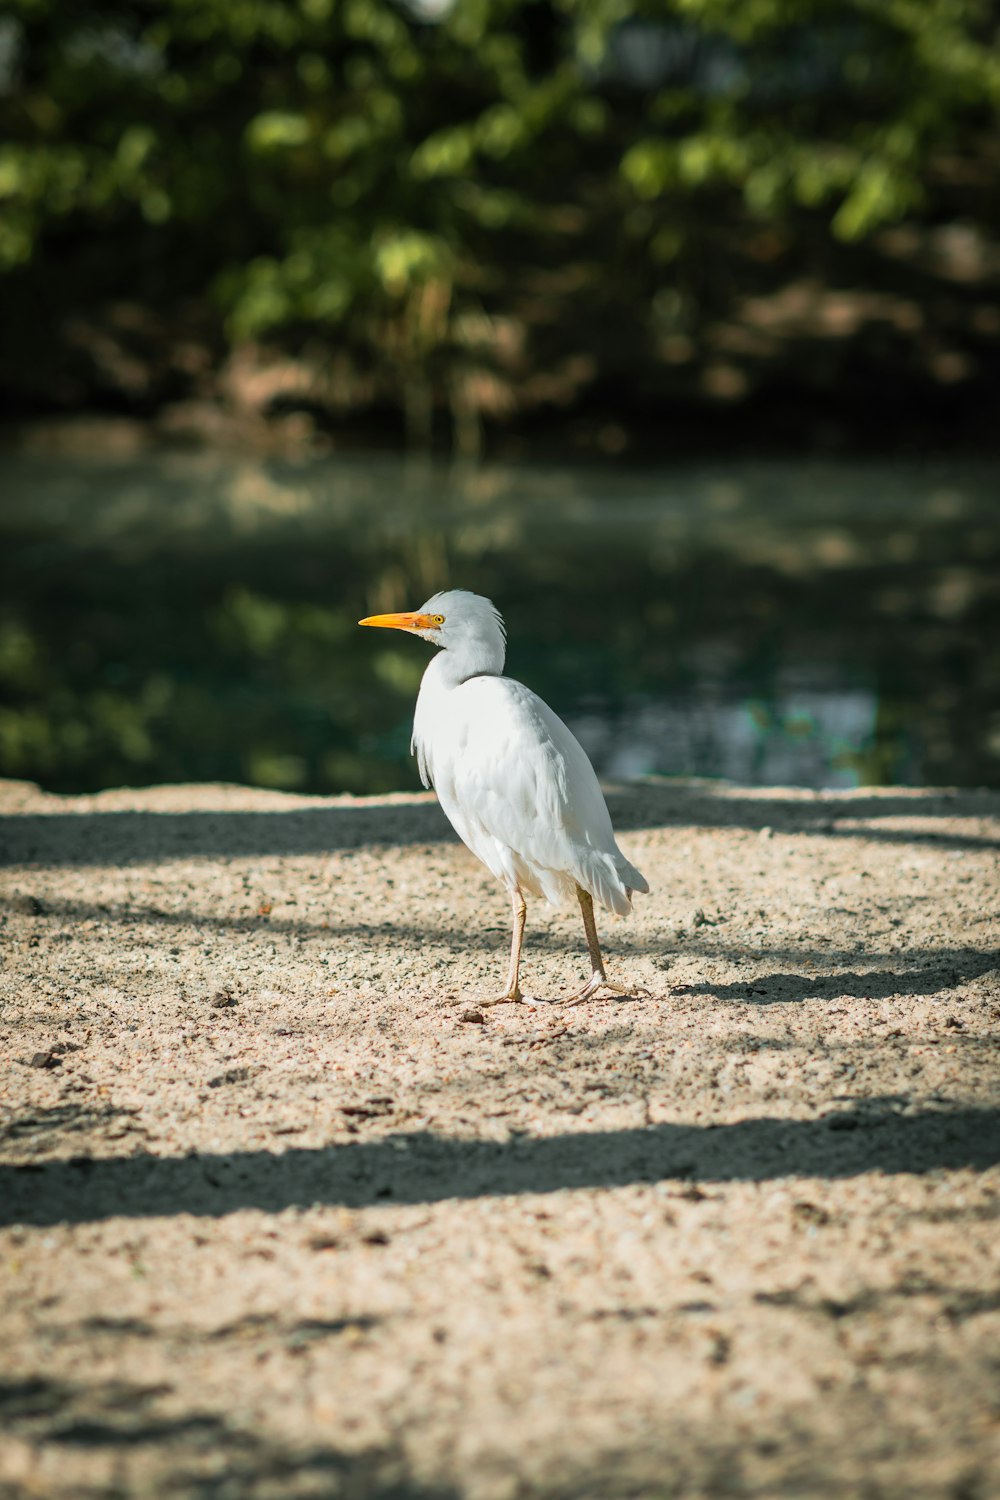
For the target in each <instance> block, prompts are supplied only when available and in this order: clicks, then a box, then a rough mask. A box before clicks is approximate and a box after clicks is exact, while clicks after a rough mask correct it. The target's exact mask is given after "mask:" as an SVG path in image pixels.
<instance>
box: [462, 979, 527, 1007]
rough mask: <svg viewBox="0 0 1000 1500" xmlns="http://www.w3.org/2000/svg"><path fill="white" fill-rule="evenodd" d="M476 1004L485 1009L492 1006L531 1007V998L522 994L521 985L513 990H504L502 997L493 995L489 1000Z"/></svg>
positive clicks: (479, 1001)
mask: <svg viewBox="0 0 1000 1500" xmlns="http://www.w3.org/2000/svg"><path fill="white" fill-rule="evenodd" d="M476 1004H477V1005H479V1006H482V1007H483V1008H484V1009H485V1008H486V1007H487V1006H490V1005H530V1004H532V1000H531V996H530V995H525V994H522V992H521V987H520V985H515V986H514V988H513V989H510V990H504V992H503V994H502V995H493V996H492V997H491V998H490V999H489V1000H477V1001H476Z"/></svg>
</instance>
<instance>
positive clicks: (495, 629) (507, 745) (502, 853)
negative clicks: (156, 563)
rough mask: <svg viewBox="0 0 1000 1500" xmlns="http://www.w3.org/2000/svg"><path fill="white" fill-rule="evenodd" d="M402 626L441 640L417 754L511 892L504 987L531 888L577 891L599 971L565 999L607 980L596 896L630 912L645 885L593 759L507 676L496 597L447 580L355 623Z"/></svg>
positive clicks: (468, 840) (458, 825)
mask: <svg viewBox="0 0 1000 1500" xmlns="http://www.w3.org/2000/svg"><path fill="white" fill-rule="evenodd" d="M358 623H359V624H361V625H378V626H385V627H389V628H391V629H393V630H406V631H408V632H409V633H410V634H411V635H419V636H421V637H422V638H423V639H424V640H426V641H433V642H434V644H435V645H436V646H440V647H442V648H443V649H442V651H441V654H440V656H436V657H435V658H434V660H433V661H432V662H431V663H430V665H429V666H428V668H427V671H426V672H425V673H424V676H423V681H422V682H421V684H420V693H419V695H418V697H417V706H416V712H415V714H414V719H413V740H412V743H411V745H410V750H411V753H415V754H416V757H417V764H418V766H419V768H420V779H421V780H422V782H423V784H424V786H426V787H431V786H432V787H433V788H434V790H435V791H436V792H437V796H438V800H439V802H440V803H441V806H442V808H443V809H444V811H445V813H446V814H447V817H448V819H449V821H450V823H451V824H452V826H453V828H454V829H455V831H456V833H457V834H458V835H459V837H460V838H461V839H462V840H463V842H464V843H465V844H467V845H468V847H469V848H470V849H471V850H472V852H473V854H475V855H476V856H477V857H478V858H479V859H481V860H482V862H483V864H484V865H486V866H487V867H488V868H489V869H490V870H492V871H493V874H494V875H495V876H496V877H497V879H498V880H501V881H503V883H504V885H505V886H506V887H507V890H508V891H509V892H510V898H511V904H512V906H513V910H514V930H513V936H512V939H511V949H510V968H509V970H508V973H507V983H506V986H505V988H504V991H503V993H502V994H501V995H498V996H497V997H496V999H495V1000H492V1001H488V1002H486V1003H487V1004H494V1005H500V1004H503V1003H504V1001H508V1000H509V1001H519V1000H523V999H524V998H525V997H524V995H523V994H522V992H521V987H520V983H519V981H518V973H519V969H520V962H521V943H522V940H523V938H524V923H525V902H524V895H525V892H527V893H528V894H529V895H532V896H545V897H547V898H548V900H549V901H550V902H551V903H552V905H553V906H558V905H560V904H561V902H562V900H563V899H564V898H565V897H566V896H571V895H573V894H574V892H575V893H576V896H577V898H578V900H579V902H580V908H581V910H582V912H583V925H584V928H585V930H586V934H587V948H588V950H589V953H590V962H591V967H592V970H593V972H592V973H591V976H590V978H589V980H588V981H587V983H586V984H585V985H584V987H583V989H582V990H581V991H580V992H579V994H577V995H574V996H572V997H571V999H570V1003H575V1002H576V1001H579V1000H586V999H587V998H588V997H589V996H590V995H592V994H594V992H595V991H596V990H598V989H600V988H601V987H602V986H607V987H608V988H609V989H613V990H617V991H619V993H621V994H628V993H629V992H630V991H629V989H628V987H627V986H625V985H619V984H615V983H614V982H613V981H612V980H609V979H608V977H607V974H606V973H605V971H604V962H603V959H602V958H601V949H600V946H599V944H598V941H597V926H596V923H595V921H594V900H595V899H596V900H597V901H599V902H600V903H601V905H602V906H606V907H607V908H608V910H609V911H614V912H618V913H619V914H620V915H621V916H625V915H627V914H628V912H630V911H631V909H632V892H633V891H648V890H649V886H648V884H647V883H646V881H645V879H644V878H643V876H642V875H640V873H639V871H638V870H637V869H636V868H635V866H634V865H632V864H630V863H629V861H628V860H627V859H626V858H625V856H624V854H623V853H622V852H621V850H620V849H619V847H618V845H617V843H616V842H615V835H614V830H613V829H612V826H611V817H610V814H609V813H608V808H607V804H606V802H605V800H604V795H603V793H602V791H601V788H600V786H599V785H598V781H597V777H596V776H595V774H594V768H593V766H592V765H591V764H590V761H589V760H588V759H587V755H586V752H585V751H584V749H583V747H582V746H581V745H580V743H579V741H578V740H577V739H576V738H575V737H574V736H573V734H571V732H570V731H569V729H567V727H566V725H565V724H564V723H563V721H562V720H561V719H560V718H559V717H558V715H557V714H554V713H553V712H552V709H551V708H549V706H548V704H547V703H543V701H542V699H541V698H539V697H538V695H537V694H536V693H533V692H532V691H531V689H530V688H526V687H525V686H524V685H523V684H522V683H520V682H515V681H514V680H513V678H511V677H504V676H503V666H504V656H505V653H506V631H505V629H504V623H503V620H502V619H501V618H500V614H499V613H498V611H497V610H496V609H495V608H494V606H493V604H492V603H491V602H490V600H489V599H484V598H482V597H481V596H480V595H479V594H470V593H468V592H467V591H466V590H465V589H452V590H450V591H449V592H447V593H443V594H435V595H434V597H433V598H432V599H428V601H427V603H426V604H425V605H423V606H422V608H420V609H419V610H416V611H414V612H413V613H410V614H389V615H371V616H369V617H368V618H367V619H364V620H360V621H359V622H358Z"/></svg>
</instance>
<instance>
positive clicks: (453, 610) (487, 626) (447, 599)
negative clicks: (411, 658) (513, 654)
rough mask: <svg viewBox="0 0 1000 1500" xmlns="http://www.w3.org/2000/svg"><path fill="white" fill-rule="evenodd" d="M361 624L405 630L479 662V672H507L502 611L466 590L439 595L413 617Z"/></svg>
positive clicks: (384, 617)
mask: <svg viewBox="0 0 1000 1500" xmlns="http://www.w3.org/2000/svg"><path fill="white" fill-rule="evenodd" d="M358 624H359V625H379V626H383V627H385V628H388V629H390V630H405V631H407V632H408V634H410V635H419V636H422V637H423V639H424V640H425V641H433V642H434V644H435V646H441V647H443V648H444V650H446V651H454V652H456V653H460V654H461V655H463V656H467V657H469V658H470V660H475V661H476V663H477V670H479V671H482V672H489V671H492V672H502V671H503V662H504V654H505V650H506V646H505V642H506V631H505V630H504V623H503V620H502V619H501V617H500V612H499V610H497V609H496V608H495V606H494V605H493V604H492V603H491V602H490V600H489V599H484V598H483V597H482V595H481V594H470V593H469V592H468V590H466V589H449V590H448V591H447V592H446V593H443V594H435V595H434V596H433V597H432V598H430V599H428V600H427V603H426V604H423V605H421V607H420V609H417V610H413V611H412V613H409V614H398V615H369V616H368V617H367V619H364V620H359V621H358Z"/></svg>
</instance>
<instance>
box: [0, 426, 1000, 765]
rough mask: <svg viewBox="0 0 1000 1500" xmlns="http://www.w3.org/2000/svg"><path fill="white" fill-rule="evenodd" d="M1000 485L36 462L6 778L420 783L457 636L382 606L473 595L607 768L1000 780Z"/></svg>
mask: <svg viewBox="0 0 1000 1500" xmlns="http://www.w3.org/2000/svg"><path fill="white" fill-rule="evenodd" d="M998 496H1000V471H998V470H997V469H996V468H995V467H994V468H990V467H987V466H982V467H972V466H966V467H961V468H956V467H954V466H951V467H948V468H945V467H942V468H941V469H935V468H934V467H933V466H927V465H925V466H923V467H917V466H910V467H907V466H905V465H901V464H895V463H892V464H890V463H885V464H881V465H877V464H865V465H844V464H841V465H819V464H815V465H814V464H808V463H802V462H795V463H790V464H765V463H740V464H737V465H722V464H720V465H718V466H714V467H709V466H704V465H703V466H685V467H683V468H676V469H672V468H662V469H658V470H656V471H645V472H640V471H634V470H628V471H613V470H598V471H595V472H587V471H580V470H568V469H560V468H549V469H522V470H516V469H512V468H506V467H505V468H499V467H492V468H490V467H487V468H482V469H477V470H474V471H467V472H462V471H455V470H447V469H444V468H439V467H436V466H431V465H428V464H425V463H407V462H403V461H399V460H396V459H390V458H384V457H383V458H376V459H370V460H362V459H356V458H351V459H332V460H331V459H324V460H316V461H310V462H303V463H299V464H294V463H291V462H287V461H286V462H259V461H254V462H242V461H239V460H234V459H228V458H223V457H219V456H206V455H168V456H162V457H158V458H144V459H143V460H141V461H134V462H133V461H129V462H121V463H111V462H107V463H93V462H90V463H88V462H85V461H82V460H51V461H45V460H40V459H14V458H7V459H4V460H3V461H2V462H0V539H2V542H3V551H2V561H0V586H2V599H0V691H2V695H3V697H2V704H0V774H6V775H13V776H26V777H31V778H32V779H37V780H40V781H41V782H42V783H43V784H44V785H47V786H49V787H52V788H55V789H62V790H79V789H85V788H92V787H98V786H106V785H109V784H114V783H123V782H131V783H137V782H139V783H141V782H153V781H162V780H195V779H197V780H204V779H223V780H231V781H252V782H258V783H262V784H265V785H273V786H287V787H294V788H299V789H308V790H319V791H340V790H345V789H347V790H354V791H372V790H383V789H389V788H394V787H407V786H412V785H414V784H415V776H414V772H413V768H412V765H411V763H410V761H409V757H408V754H407V746H408V742H409V727H410V718H411V713H412V704H413V698H414V695H415V692H416V689H417V686H418V683H419V679H420V674H421V672H422V670H423V667H424V665H425V663H426V659H427V648H425V647H424V646H423V645H421V644H419V643H417V642H414V641H411V640H408V639H406V638H404V637H402V636H400V637H395V636H393V637H384V636H382V635H381V633H378V632H374V633H368V632H364V631H360V630H358V629H357V628H356V625H355V621H356V620H357V619H358V618H359V617H360V616H361V615H362V614H368V613H374V612H378V611H382V610H388V609H397V608H401V607H404V606H415V605H417V604H420V603H421V602H422V601H423V599H424V598H425V597H427V596H428V595H429V594H431V593H433V592H434V591H435V590H436V589H439V588H445V587H469V588H473V589H476V590H477V591H478V592H481V593H486V594H489V595H490V596H491V597H493V598H494V599H495V600H496V602H497V603H498V604H499V605H500V607H501V609H502V610H503V612H504V614H505V615H506V617H507V622H508V627H509V633H510V654H509V660H508V667H509V670H510V671H511V673H512V674H513V675H515V676H519V677H521V678H523V679H524V680H525V681H527V682H529V683H530V684H531V685H532V686H533V687H535V688H537V689H538V690H539V691H540V692H541V693H542V694H543V695H544V696H545V697H546V698H548V700H549V701H550V702H551V703H552V704H553V706H554V707H556V708H557V709H558V710H559V712H560V713H562V714H563V716H564V717H565V718H567V719H568V721H569V722H570V723H571V724H572V726H573V728H574V729H575V731H576V732H577V734H578V735H579V736H580V738H581V739H582V740H583V742H584V744H585V745H586V747H587V749H588V750H589V751H590V753H591V755H592V756H593V758H594V760H595V762H596V764H597V765H598V767H599V769H600V770H601V771H602V772H603V773H604V774H606V775H610V776H623V777H624V776H634V775H640V774H648V773H660V774H667V775H673V774H695V775H703V776H723V777H727V778H731V779H733V780H736V781H741V782H746V783H756V784H799V785H805V786H817V787H818V786H849V785H855V784H858V783H866V784H867V783H879V782H933V783H937V784H957V785H970V784H971V785H976V784H993V785H995V784H997V782H998V780H1000V702H998V687H1000V628H998V627H1000V531H998V528H997V519H998V509H1000V501H998ZM373 635H374V636H376V637H377V638H376V639H373Z"/></svg>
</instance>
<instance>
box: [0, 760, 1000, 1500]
mask: <svg viewBox="0 0 1000 1500" xmlns="http://www.w3.org/2000/svg"><path fill="white" fill-rule="evenodd" d="M611 801H612V807H613V812H614V814H615V817H616V822H617V825H618V827H619V829H620V831H621V837H622V843H623V845H624V847H625V848H626V850H627V851H628V853H629V855H630V857H632V858H633V859H634V860H635V862H636V863H637V864H638V865H639V866H640V868H642V869H643V870H644V871H645V873H646V874H647V876H648V877H649V880H650V883H651V884H652V886H653V888H654V890H653V894H652V895H651V896H650V897H649V898H646V899H645V900H637V903H636V905H637V910H636V914H635V917H634V918H633V919H632V920H631V921H629V922H621V921H617V920H612V919H611V918H609V917H605V919H604V922H603V933H604V936H605V937H606V940H607V948H608V951H609V961H610V964H611V966H612V967H613V970H614V972H615V973H616V974H617V975H618V976H619V977H625V978H628V979H629V980H630V981H635V982H636V983H637V984H641V985H644V986H646V987H647V989H648V990H649V991H650V992H651V993H650V996H649V997H647V998H643V999H633V1000H621V999H618V998H615V997H612V998H610V999H609V998H598V999H595V1000H593V1001H591V1002H588V1003H587V1004H586V1005H583V1006H580V1007H578V1008H575V1009H566V1008H559V1007H558V1006H554V1005H538V1006H537V1007H534V1008H528V1007H515V1006H504V1007H501V1008H498V1009H495V1010H487V1011H484V1012H478V1011H477V1010H476V1008H475V1000H476V997H477V996H482V995H484V994H488V993H489V992H490V991H491V990H492V989H496V988H498V987H499V983H500V980H501V977H502V974H503V970H504V965H505V957H506V948H507V926H506V924H507V904H506V900H505V897H504V895H503V893H502V891H501V890H500V889H499V888H498V887H497V886H496V885H495V884H494V882H493V881H492V879H491V877H490V876H489V875H488V874H487V873H486V872H485V871H483V870H482V869H481V867H480V866H478V865H477V864H476V863H475V862H474V860H473V859H472V856H471V855H469V854H468V853H467V852H466V851H465V850H464V849H463V848H462V847H461V846H460V845H459V844H457V843H456V842H454V841H453V839H452V838H451V836H450V834H449V832H448V830H447V827H446V825H445V823H444V820H443V817H442V815H441V814H440V812H439V810H438V809H437V807H436V805H435V804H434V803H433V801H432V800H429V799H427V798H424V797H392V798H382V799H374V800H370V801H362V800H357V801H355V800H351V799H337V800H329V799H327V800H321V799H305V798H295V797H287V796H281V795H277V794H268V793H261V792H254V791H247V790H244V789H240V788H225V787H173V788H161V789H154V790H149V791H143V792H109V793H104V794H102V795H100V796H94V797H85V798H73V799H62V798H56V797H52V796H46V795H43V794H41V793H39V792H37V791H36V790H34V789H33V788H31V787H28V786H26V785H24V784H20V783H17V784H15V783H6V784H3V786H2V787H0V812H2V813H3V818H2V821H0V840H2V864H3V870H2V881H3V888H4V896H5V899H4V905H3V916H2V919H0V920H2V923H3V926H2V932H0V936H2V953H3V969H2V975H0V997H2V998H0V1047H2V1053H3V1072H2V1086H0V1087H2V1092H0V1226H2V1227H0V1288H2V1290H0V1299H2V1326H0V1338H2V1349H3V1353H2V1356H0V1426H2V1433H3V1436H2V1439H0V1495H2V1496H3V1497H4V1500H11V1497H22V1496H25V1497H26V1496H36V1495H37V1496H60V1497H63V1496H66V1497H73V1500H75V1497H78V1496H101V1497H112V1496H115V1497H118V1496H122V1497H131V1496H146V1495H150V1496H165V1497H185V1500H187V1497H192V1500H193V1497H220V1500H229V1497H232V1500H240V1497H243V1496H250V1497H254V1500H257V1497H269V1500H270V1497H273V1500H286V1497H290V1500H299V1497H306V1496H323V1497H327V1496H329V1497H334V1496H337V1497H339V1496H346V1497H369V1496H373V1497H379V1500H388V1497H389V1496H393V1497H398V1500H407V1497H410V1500H416V1497H424V1500H431V1497H440V1500H447V1497H457V1496H463V1497H464V1496H467V1497H471V1500H515V1497H523V1496H536V1495H537V1496H544V1497H552V1500H574V1497H579V1500H585V1497H590V1496H593V1497H600V1496H613V1497H619V1496H621V1497H624V1496H675V1495H677V1496H692V1497H694V1496H731V1495H754V1496H762V1497H763V1496H772V1495H782V1496H843V1495H850V1496H854V1495H859V1496H868V1497H885V1496H900V1497H902V1496H906V1497H913V1496H928V1497H930V1496H933V1497H938V1496H940V1497H949V1500H989V1497H992V1496H996V1495H998V1494H1000V1232H998V1221H1000V1166H998V1164H1000V1112H998V1094H1000V1087H998V1068H997V1053H996V1039H997V1033H998V1030H1000V955H998V952H997V937H998V929H1000V921H998V917H997V911H998V895H1000V862H998V849H1000V794H996V793H935V792H900V791H893V792H887V793H870V792H865V793H858V794H829V795H814V794H811V793H805V792H782V791H776V792H756V791H754V792H747V791H741V790H738V789H733V788H719V787H709V786H699V785H684V786H679V785H642V786H638V787H634V788H631V789H626V790H623V791H620V792H617V793H615V794H614V795H613V797H612V798H611ZM529 924H530V925H529V936H528V948H527V976H526V977H527V979H528V982H529V983H530V984H531V985H532V987H533V988H534V989H535V990H537V992H538V993H539V994H541V995H544V996H549V997H558V996H559V995H560V994H564V993H568V992H569V990H570V989H571V988H572V987H573V986H574V985H576V984H578V983H579V982H580V981H581V980H582V978H583V977H584V974H585V966H584V951H583V944H582V930H578V919H577V916H576V914H575V913H571V912H569V911H566V912H561V913H553V912H550V911H549V910H548V909H547V908H541V907H539V906H537V904H536V905H535V906H533V907H532V908H531V909H530V911H529Z"/></svg>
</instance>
